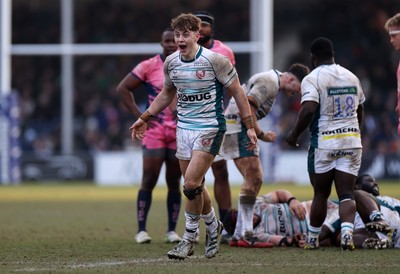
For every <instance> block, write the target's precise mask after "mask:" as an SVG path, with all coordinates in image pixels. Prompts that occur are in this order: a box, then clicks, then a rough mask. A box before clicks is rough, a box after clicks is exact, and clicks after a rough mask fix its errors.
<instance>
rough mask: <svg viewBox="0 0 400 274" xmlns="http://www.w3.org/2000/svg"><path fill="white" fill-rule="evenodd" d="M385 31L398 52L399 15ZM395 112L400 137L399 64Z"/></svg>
mask: <svg viewBox="0 0 400 274" xmlns="http://www.w3.org/2000/svg"><path fill="white" fill-rule="evenodd" d="M385 29H386V31H387V32H388V33H389V37H390V43H392V45H393V47H394V49H395V50H397V51H399V52H400V13H397V14H396V15H394V16H393V17H391V18H389V19H388V20H387V21H386V24H385ZM396 112H397V114H398V116H399V124H398V126H397V132H398V134H399V135H400V63H399V66H398V67H397V107H396Z"/></svg>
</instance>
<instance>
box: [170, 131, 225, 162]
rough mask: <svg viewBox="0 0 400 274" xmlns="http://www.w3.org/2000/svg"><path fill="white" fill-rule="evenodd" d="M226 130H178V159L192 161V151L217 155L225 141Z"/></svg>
mask: <svg viewBox="0 0 400 274" xmlns="http://www.w3.org/2000/svg"><path fill="white" fill-rule="evenodd" d="M224 136H225V130H218V129H215V130H188V129H183V128H177V129H176V142H177V150H176V158H178V159H181V160H190V158H191V157H192V151H194V150H200V151H204V152H208V153H211V154H213V155H217V154H218V153H219V150H220V149H221V146H222V143H223V141H224Z"/></svg>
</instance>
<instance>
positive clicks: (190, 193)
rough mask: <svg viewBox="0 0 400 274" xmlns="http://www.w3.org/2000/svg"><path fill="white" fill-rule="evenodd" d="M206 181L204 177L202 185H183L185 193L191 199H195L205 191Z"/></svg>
mask: <svg viewBox="0 0 400 274" xmlns="http://www.w3.org/2000/svg"><path fill="white" fill-rule="evenodd" d="M204 181H205V179H204V178H203V181H202V182H201V185H200V186H199V187H196V188H194V189H193V188H192V189H188V188H186V186H183V194H184V195H185V196H186V197H187V198H188V199H189V200H194V199H195V198H196V196H197V195H200V194H201V193H202V192H203V189H204Z"/></svg>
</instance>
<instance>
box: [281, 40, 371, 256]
mask: <svg viewBox="0 0 400 274" xmlns="http://www.w3.org/2000/svg"><path fill="white" fill-rule="evenodd" d="M310 53H311V63H312V65H313V68H314V70H313V71H312V72H311V73H310V74H309V75H307V76H306V77H305V78H304V79H303V81H302V82H301V94H302V98H301V103H302V106H301V109H300V112H299V114H298V117H297V122H296V124H295V126H294V128H293V130H292V131H291V132H290V133H289V135H288V137H287V142H288V144H289V145H291V146H298V143H297V139H298V137H299V135H300V134H301V133H302V132H303V131H304V130H305V129H306V127H308V126H309V125H310V132H311V138H310V147H309V150H308V173H309V176H310V180H311V185H312V186H313V189H314V198H313V203H312V207H311V214H310V225H309V231H308V238H307V243H306V245H305V248H306V249H316V248H318V247H319V242H318V236H319V234H320V232H321V226H322V223H323V222H324V220H325V218H326V213H327V207H326V201H327V200H328V198H329V195H330V193H331V189H332V182H335V188H336V193H337V195H338V198H339V202H340V204H339V209H340V210H339V213H340V220H341V222H342V223H341V247H342V249H344V250H353V249H354V243H353V229H354V216H355V212H356V205H355V202H354V184H355V180H356V177H357V175H358V171H359V169H360V166H361V155H362V145H361V134H360V125H361V123H362V119H363V105H362V104H363V103H364V101H365V97H364V93H363V90H362V87H361V84H360V81H359V79H358V78H357V77H356V76H355V75H354V74H353V73H352V72H350V71H349V70H347V69H345V68H343V67H342V66H340V65H338V64H335V60H334V51H333V44H332V41H331V40H329V39H327V38H324V37H319V38H317V39H315V40H314V41H313V42H312V43H311V46H310Z"/></svg>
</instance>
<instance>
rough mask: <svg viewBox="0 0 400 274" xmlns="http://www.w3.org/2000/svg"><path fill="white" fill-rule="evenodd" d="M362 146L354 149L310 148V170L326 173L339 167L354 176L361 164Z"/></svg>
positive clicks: (311, 171) (308, 163)
mask: <svg viewBox="0 0 400 274" xmlns="http://www.w3.org/2000/svg"><path fill="white" fill-rule="evenodd" d="M361 156H362V149H361V148H352V149H318V148H313V147H310V148H309V149H308V162H307V165H308V172H310V173H317V174H319V173H325V172H328V171H329V170H331V169H337V170H340V171H343V172H346V173H349V174H353V175H354V176H357V175H358V171H359V170H360V166H361Z"/></svg>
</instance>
